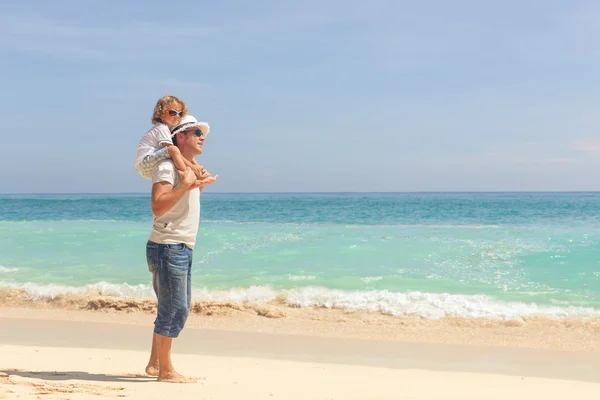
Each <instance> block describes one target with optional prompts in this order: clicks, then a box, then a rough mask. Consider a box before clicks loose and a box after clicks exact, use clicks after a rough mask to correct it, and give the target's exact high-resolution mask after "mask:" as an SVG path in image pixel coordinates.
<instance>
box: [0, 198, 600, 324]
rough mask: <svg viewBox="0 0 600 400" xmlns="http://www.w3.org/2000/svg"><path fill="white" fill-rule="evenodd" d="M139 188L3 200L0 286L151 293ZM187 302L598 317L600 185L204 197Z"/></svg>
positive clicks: (146, 215)
mask: <svg viewBox="0 0 600 400" xmlns="http://www.w3.org/2000/svg"><path fill="white" fill-rule="evenodd" d="M151 221H152V215H151V211H150V196H149V195H148V194H64V195H58V194H48V195H0V288H3V289H6V288H8V289H18V290H20V291H23V292H25V293H26V294H27V296H29V297H30V298H32V299H36V298H48V297H56V296H59V295H67V296H68V295H70V294H73V295H88V294H89V295H103V296H115V297H122V298H135V299H153V298H154V293H153V291H152V289H151V282H150V278H151V276H150V273H149V272H148V269H147V266H146V261H145V244H146V241H147V239H148V235H149V232H150V227H151ZM193 286H194V294H193V297H194V299H196V300H217V301H229V300H233V301H242V302H244V301H248V302H270V301H275V300H277V301H280V302H284V303H285V304H287V305H288V306H290V307H308V306H318V307H327V308H339V309H344V310H348V311H353V310H365V311H373V312H380V313H383V314H387V315H392V316H416V317H423V318H432V319H437V318H442V317H446V316H451V317H464V318H490V319H518V318H527V317H531V316H538V315H539V316H546V317H559V318H562V317H584V318H585V317H597V316H600V193H264V194H258V193H257V194H247V193H244V194H229V193H228V194H224V193H210V192H207V193H204V194H202V198H201V223H200V230H199V233H198V242H197V245H196V248H195V250H194V262H193Z"/></svg>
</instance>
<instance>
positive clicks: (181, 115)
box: [169, 110, 183, 117]
mask: <svg viewBox="0 0 600 400" xmlns="http://www.w3.org/2000/svg"><path fill="white" fill-rule="evenodd" d="M169 115H170V116H171V117H174V116H176V115H177V116H179V117H183V111H175V110H169Z"/></svg>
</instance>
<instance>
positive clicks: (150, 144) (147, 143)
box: [135, 122, 173, 165]
mask: <svg viewBox="0 0 600 400" xmlns="http://www.w3.org/2000/svg"><path fill="white" fill-rule="evenodd" d="M163 143H167V144H173V139H172V138H171V131H170V130H169V127H168V126H167V125H165V124H163V123H162V122H161V123H158V124H156V125H154V126H153V127H152V128H150V130H149V131H148V132H146V133H145V134H144V136H142V140H140V144H138V148H137V155H136V157H135V164H136V165H137V164H139V163H140V162H142V160H143V159H144V158H145V157H146V156H148V155H150V154H152V153H154V152H156V151H157V150H160V149H161V148H162V146H161V145H162V144H163Z"/></svg>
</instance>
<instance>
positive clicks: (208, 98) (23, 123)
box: [0, 0, 600, 193]
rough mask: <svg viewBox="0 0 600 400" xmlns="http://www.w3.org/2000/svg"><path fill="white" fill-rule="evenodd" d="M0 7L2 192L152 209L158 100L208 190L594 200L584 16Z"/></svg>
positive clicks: (127, 4)
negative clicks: (193, 141) (194, 143)
mask: <svg viewBox="0 0 600 400" xmlns="http://www.w3.org/2000/svg"><path fill="white" fill-rule="evenodd" d="M0 4H1V6H2V12H1V13H0V60H2V61H1V62H0V92H1V93H2V95H1V96H0V118H1V120H0V137H1V138H2V141H1V143H2V144H1V145H0V149H2V151H1V152H2V156H1V157H0V193H108V192H110V193H114V192H149V191H150V186H151V183H150V181H148V180H145V179H143V178H141V177H140V176H139V175H138V174H137V173H136V171H135V169H134V162H135V154H136V147H137V144H138V142H139V140H140V138H141V137H142V135H143V134H144V133H145V132H146V131H147V130H148V129H149V128H150V127H151V116H152V111H153V108H154V105H155V104H156V100H157V99H158V98H159V97H161V96H163V95H166V94H171V95H175V96H178V97H180V98H182V99H183V100H184V101H185V102H186V103H187V105H188V108H189V110H190V113H191V114H192V115H194V116H195V117H197V118H198V119H199V120H204V121H207V122H209V124H210V125H211V133H210V134H209V135H208V138H207V139H206V142H205V144H204V153H203V154H202V155H201V156H199V157H198V158H197V160H198V162H199V163H200V164H202V165H204V166H205V167H206V168H207V169H208V170H209V171H210V172H212V173H213V174H219V180H218V181H217V183H215V184H214V185H212V186H211V187H208V188H207V189H206V190H207V191H213V192H414V191H417V192H420V191H579V190H584V191H585V190H600V179H599V177H598V176H599V175H600V112H599V107H600V47H599V46H598V43H600V3H598V2H596V1H578V0H571V1H568V2H567V1H562V0H561V1H556V0H545V1H541V0H539V1H537V0H536V1H532V0H519V1H513V0H504V1H502V2H483V1H480V0H477V1H476V0H473V1H470V0H469V1H468V0H455V1H451V2H450V1H445V0H438V1H428V0H423V1H419V2H416V1H401V0H396V1H379V0H370V1H368V2H367V1H351V0H350V1H349V0H345V1H342V0H331V1H328V0H320V1H313V0H303V1H296V2H291V1H281V0H274V1H261V0H257V1H253V2H247V1H227V0H223V1H220V2H214V1H192V0H187V1H177V0H173V1H169V2H165V1H160V2H158V1H150V0H145V1H109V0H73V1H71V0H53V1H51V2H49V1H46V0H40V1H36V0H29V1H21V0H18V1H17V0H15V1H6V0H5V1H0Z"/></svg>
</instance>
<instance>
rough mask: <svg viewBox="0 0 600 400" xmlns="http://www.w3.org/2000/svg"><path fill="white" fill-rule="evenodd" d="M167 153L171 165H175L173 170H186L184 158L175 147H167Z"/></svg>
mask: <svg viewBox="0 0 600 400" xmlns="http://www.w3.org/2000/svg"><path fill="white" fill-rule="evenodd" d="M167 151H168V152H169V155H170V156H171V159H172V160H173V164H175V168H177V169H178V170H180V171H185V170H186V169H187V165H186V163H185V158H183V156H182V155H181V152H180V151H179V148H178V147H177V146H168V147H167Z"/></svg>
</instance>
